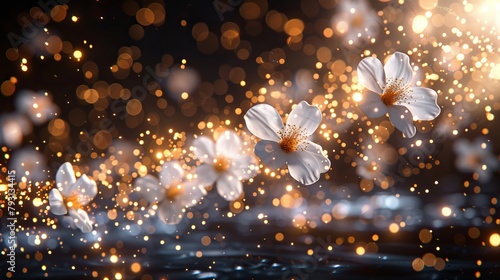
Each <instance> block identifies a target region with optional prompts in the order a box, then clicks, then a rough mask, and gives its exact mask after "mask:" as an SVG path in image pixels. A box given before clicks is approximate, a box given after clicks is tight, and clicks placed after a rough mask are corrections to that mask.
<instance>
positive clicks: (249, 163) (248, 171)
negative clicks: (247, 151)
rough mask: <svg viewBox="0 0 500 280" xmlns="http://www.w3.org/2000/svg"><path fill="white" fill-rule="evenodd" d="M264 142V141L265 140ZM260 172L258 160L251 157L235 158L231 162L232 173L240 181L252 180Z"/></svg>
mask: <svg viewBox="0 0 500 280" xmlns="http://www.w3.org/2000/svg"><path fill="white" fill-rule="evenodd" d="M263 141H264V140H263ZM258 170H259V167H258V163H257V160H256V158H255V157H254V156H251V155H237V156H234V157H233V159H232V162H231V169H230V171H231V173H232V174H233V175H235V176H236V177H238V178H239V179H240V180H246V179H248V178H252V177H253V176H255V175H256V174H257V171H258Z"/></svg>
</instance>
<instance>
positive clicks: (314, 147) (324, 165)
mask: <svg viewBox="0 0 500 280" xmlns="http://www.w3.org/2000/svg"><path fill="white" fill-rule="evenodd" d="M306 151H307V152H309V153H310V154H311V155H313V156H314V158H315V159H316V161H317V162H318V166H319V172H321V173H325V172H327V171H328V170H330V167H331V165H332V163H331V162H330V159H328V157H326V156H325V155H323V148H322V147H321V146H320V145H318V144H316V143H314V142H311V141H307V148H306Z"/></svg>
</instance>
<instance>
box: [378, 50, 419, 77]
mask: <svg viewBox="0 0 500 280" xmlns="http://www.w3.org/2000/svg"><path fill="white" fill-rule="evenodd" d="M384 72H385V77H386V78H388V79H391V78H392V79H401V78H402V79H403V81H404V82H405V83H406V84H409V83H410V82H411V80H412V78H413V70H412V69H411V65H410V57H409V56H408V55H407V54H405V53H402V52H395V53H394V54H392V55H391V57H389V59H388V60H387V63H386V64H385V65H384Z"/></svg>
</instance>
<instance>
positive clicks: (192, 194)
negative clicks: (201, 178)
mask: <svg viewBox="0 0 500 280" xmlns="http://www.w3.org/2000/svg"><path fill="white" fill-rule="evenodd" d="M135 188H136V190H137V191H139V192H140V193H141V194H142V196H143V197H144V199H146V200H147V201H148V202H149V203H158V218H159V219H160V221H162V222H164V223H166V224H178V223H179V222H180V221H181V220H182V216H183V213H184V210H185V208H188V207H191V206H194V205H196V204H197V203H198V202H199V201H200V200H201V199H202V198H203V197H204V196H205V195H206V194H207V193H206V191H205V189H204V188H203V186H202V185H201V184H199V183H197V182H196V181H189V180H186V179H185V176H184V169H182V167H181V166H180V164H179V162H177V161H168V162H165V163H164V164H163V166H162V169H161V172H160V174H159V180H158V178H156V177H154V176H153V175H150V174H147V175H146V176H144V177H140V178H138V179H137V180H135Z"/></svg>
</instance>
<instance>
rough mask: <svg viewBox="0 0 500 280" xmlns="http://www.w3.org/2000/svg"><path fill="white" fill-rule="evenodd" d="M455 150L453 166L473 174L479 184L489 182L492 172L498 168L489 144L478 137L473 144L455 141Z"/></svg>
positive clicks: (498, 165) (465, 141)
mask: <svg viewBox="0 0 500 280" xmlns="http://www.w3.org/2000/svg"><path fill="white" fill-rule="evenodd" d="M453 148H454V150H455V154H456V156H457V157H456V159H455V165H456V167H457V168H458V170H460V171H462V172H474V179H476V180H479V181H480V182H487V181H489V180H490V178H491V175H492V173H493V172H495V171H496V170H498V168H499V167H500V164H499V161H498V159H497V158H496V157H495V156H494V155H493V153H492V151H491V144H489V143H488V141H487V140H486V139H485V138H483V137H478V138H476V139H475V140H474V142H470V141H469V140H467V139H459V140H457V141H456V142H455V143H454V145H453Z"/></svg>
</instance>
